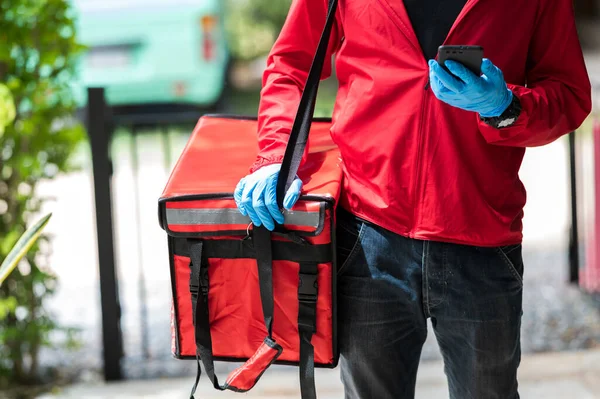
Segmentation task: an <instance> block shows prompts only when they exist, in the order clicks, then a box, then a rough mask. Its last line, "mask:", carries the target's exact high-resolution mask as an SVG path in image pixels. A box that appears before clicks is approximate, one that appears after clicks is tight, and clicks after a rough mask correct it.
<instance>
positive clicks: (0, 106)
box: [0, 83, 17, 137]
mask: <svg viewBox="0 0 600 399" xmlns="http://www.w3.org/2000/svg"><path fill="white" fill-rule="evenodd" d="M16 114H17V113H16V110H15V103H14V101H13V98H12V95H11V93H10V90H9V89H8V87H6V86H5V85H3V84H1V83H0V137H1V136H2V133H4V128H5V127H6V126H8V125H10V124H11V123H12V122H13V121H14V120H15V116H16Z"/></svg>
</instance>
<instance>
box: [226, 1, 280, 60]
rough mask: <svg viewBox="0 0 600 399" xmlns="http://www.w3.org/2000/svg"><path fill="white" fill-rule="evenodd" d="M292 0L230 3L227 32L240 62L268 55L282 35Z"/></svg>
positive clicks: (234, 54)
mask: <svg viewBox="0 0 600 399" xmlns="http://www.w3.org/2000/svg"><path fill="white" fill-rule="evenodd" d="M290 4H291V0H277V1H272V0H227V6H228V9H227V20H228V23H227V31H228V34H229V38H230V44H231V51H232V54H233V56H234V57H235V58H236V59H240V60H245V61H246V60H252V59H255V58H259V57H261V56H264V55H266V54H267V53H268V52H269V50H270V49H271V47H272V45H273V42H274V41H275V39H276V38H277V36H278V35H279V32H280V31H281V27H282V26H283V24H284V22H285V19H286V17H287V14H288V11H289V9H290Z"/></svg>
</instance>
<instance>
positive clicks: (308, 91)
mask: <svg viewBox="0 0 600 399" xmlns="http://www.w3.org/2000/svg"><path fill="white" fill-rule="evenodd" d="M337 3H338V0H329V10H328V12H327V21H326V22H325V27H324V29H323V33H322V34H321V39H320V40H319V45H318V47H317V51H316V53H315V57H314V59H313V62H312V65H311V67H310V72H309V74H308V78H307V79H306V84H305V86H304V90H303V92H302V97H301V98H300V104H299V106H298V112H297V113H296V118H295V120H294V124H293V125H292V131H291V132H290V138H289V140H288V143H287V147H286V149H285V155H284V157H283V161H282V164H281V169H280V171H279V177H278V179H277V205H278V206H279V209H283V199H284V197H285V193H286V192H287V190H288V189H289V188H290V186H291V185H292V182H293V181H294V179H295V178H296V174H297V173H298V168H299V167H300V162H301V161H302V156H303V154H304V149H305V148H306V143H307V141H308V134H309V132H310V127H311V125H312V119H313V115H314V113H315V103H316V101H317V92H318V90H319V83H320V81H321V71H322V70H323V63H324V62H325V56H326V55H327V47H328V45H329V38H330V36H331V29H332V26H333V22H334V20H335V12H336V9H337Z"/></svg>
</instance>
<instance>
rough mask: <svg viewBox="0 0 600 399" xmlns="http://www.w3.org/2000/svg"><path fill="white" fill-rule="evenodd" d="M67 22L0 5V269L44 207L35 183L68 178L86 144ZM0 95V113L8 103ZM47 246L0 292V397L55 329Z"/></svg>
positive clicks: (29, 375) (50, 1)
mask: <svg viewBox="0 0 600 399" xmlns="http://www.w3.org/2000/svg"><path fill="white" fill-rule="evenodd" d="M74 22H75V21H74V16H73V14H72V11H71V9H70V5H69V2H68V1H67V0H2V1H1V2H0V82H1V83H3V84H4V85H5V86H6V87H7V88H8V90H9V91H10V94H12V98H13V99H14V111H15V112H12V113H11V112H10V109H9V108H10V107H9V108H3V109H5V111H0V119H1V120H3V121H4V122H3V123H4V124H7V126H6V127H5V128H4V130H3V132H2V134H0V237H1V238H0V261H1V260H3V259H4V258H6V256H7V255H8V253H9V251H10V249H11V248H12V247H13V246H14V245H15V243H16V242H17V240H18V239H19V237H21V235H22V234H23V233H24V232H25V230H26V226H27V225H28V224H30V223H31V220H32V218H33V217H36V214H38V213H39V211H40V207H41V205H42V204H43V202H44V201H45V200H46V199H45V198H40V196H39V195H37V194H36V188H37V185H38V183H39V182H40V181H42V180H44V179H52V178H54V177H55V176H57V174H58V173H61V172H67V171H69V170H71V169H72V167H71V165H70V162H69V159H70V156H71V155H72V154H73V153H74V152H75V150H76V148H77V146H78V145H79V144H80V143H81V141H82V139H83V138H84V137H85V133H84V130H83V127H82V126H81V125H80V124H79V123H78V122H76V121H75V120H74V119H73V118H72V115H73V114H74V110H75V103H74V100H73V97H72V94H71V89H70V86H69V85H70V82H71V81H72V78H73V75H74V72H75V71H74V65H75V61H76V57H77V56H78V54H79V52H80V51H81V50H82V46H80V45H79V44H78V43H77V41H76V35H75V23H74ZM2 90H3V89H2ZM2 90H0V106H2V105H1V104H4V103H8V102H9V100H6V99H7V98H9V97H10V96H9V95H7V93H6V90H4V91H2ZM6 110H8V111H6ZM10 116H14V120H13V121H12V122H9V119H12V118H10ZM50 242H51V241H50V237H48V236H46V235H42V236H40V238H39V240H38V242H36V243H35V244H34V245H33V246H32V247H31V249H30V250H29V252H28V253H27V254H26V256H25V257H24V258H23V260H22V261H21V263H20V266H19V270H20V272H19V273H12V274H11V275H10V276H9V277H8V278H7V280H6V281H5V282H4V283H3V284H2V286H0V298H1V299H2V303H0V312H2V313H3V316H4V319H3V321H2V323H0V389H2V388H4V387H6V386H8V385H10V384H28V383H36V382H37V380H38V376H39V372H38V366H39V365H38V355H39V352H40V349H41V348H42V347H43V346H46V345H50V339H49V336H50V333H51V332H54V331H57V329H58V326H57V325H56V323H55V321H54V319H53V317H52V315H51V314H50V313H49V312H48V311H47V309H46V308H45V306H44V302H45V300H46V299H47V298H48V297H49V296H50V295H52V293H53V292H54V290H55V287H56V284H57V281H56V278H55V276H53V275H52V273H51V271H50V269H49V267H48V265H47V263H48V262H47V257H48V255H49V247H50ZM58 331H60V329H58Z"/></svg>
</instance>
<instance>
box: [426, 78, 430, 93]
mask: <svg viewBox="0 0 600 399" xmlns="http://www.w3.org/2000/svg"><path fill="white" fill-rule="evenodd" d="M429 83H430V81H429V78H427V84H426V85H425V91H427V90H429Z"/></svg>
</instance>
